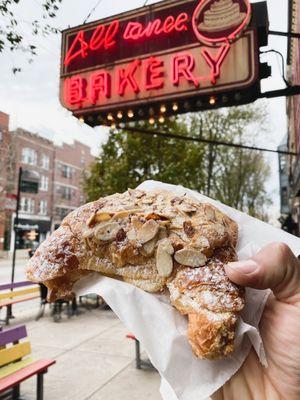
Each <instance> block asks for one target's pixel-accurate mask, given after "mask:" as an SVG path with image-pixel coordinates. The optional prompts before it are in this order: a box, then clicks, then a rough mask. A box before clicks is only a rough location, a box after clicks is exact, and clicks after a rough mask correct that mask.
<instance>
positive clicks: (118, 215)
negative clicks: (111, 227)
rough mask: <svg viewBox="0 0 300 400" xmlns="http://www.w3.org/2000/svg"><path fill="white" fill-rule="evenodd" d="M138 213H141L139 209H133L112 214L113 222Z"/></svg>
mask: <svg viewBox="0 0 300 400" xmlns="http://www.w3.org/2000/svg"><path fill="white" fill-rule="evenodd" d="M138 212H141V210H140V209H139V208H135V209H130V210H122V211H118V212H116V213H115V214H114V216H113V220H116V219H121V218H126V217H128V215H130V214H136V213H138Z"/></svg>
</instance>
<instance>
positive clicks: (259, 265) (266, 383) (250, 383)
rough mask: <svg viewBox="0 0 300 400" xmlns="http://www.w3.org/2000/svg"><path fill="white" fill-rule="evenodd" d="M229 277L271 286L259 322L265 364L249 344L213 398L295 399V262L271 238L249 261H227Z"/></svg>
mask: <svg viewBox="0 0 300 400" xmlns="http://www.w3.org/2000/svg"><path fill="white" fill-rule="evenodd" d="M226 273H227V275H228V277H229V278H230V280H232V281H233V282H234V283H236V284H239V285H242V286H248V287H252V288H256V289H267V288H270V289H272V292H273V295H271V296H270V297H269V299H268V301H267V304H266V307H265V310H264V313H263V315H262V319H261V322H260V333H261V336H262V340H263V343H264V347H265V351H266V356H267V361H268V367H267V368H264V367H263V366H262V365H261V364H260V362H259V359H258V357H257V355H256V353H255V351H254V350H253V349H251V351H250V353H249V355H248V357H247V359H246V361H245V362H244V364H243V365H242V367H241V369H240V370H239V371H238V372H237V373H236V374H235V375H234V376H233V377H232V378H231V379H230V380H229V381H228V382H227V383H226V384H225V385H224V386H223V387H222V388H221V389H220V390H219V391H218V392H216V393H215V394H214V395H213V396H212V399H213V400H283V399H284V400H299V399H300V262H299V261H298V260H297V258H296V257H295V256H294V254H293V253H292V251H291V250H290V249H289V247H288V246H286V245H285V244H282V243H274V244H271V245H269V246H267V247H265V248H264V249H263V250H261V251H260V252H259V253H258V254H257V255H256V256H255V257H253V258H252V259H250V260H248V261H240V262H236V263H230V264H229V265H228V266H226Z"/></svg>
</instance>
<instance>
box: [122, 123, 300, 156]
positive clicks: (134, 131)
mask: <svg viewBox="0 0 300 400" xmlns="http://www.w3.org/2000/svg"><path fill="white" fill-rule="evenodd" d="M124 130H125V131H128V132H130V133H132V134H139V133H141V134H143V135H148V136H159V137H162V138H164V139H177V140H185V141H188V142H198V143H205V144H212V145H215V146H225V147H234V148H236V149H244V150H252V151H262V152H267V153H276V154H283V155H288V156H298V155H299V153H293V152H290V151H284V150H273V149H266V148H263V147H255V146H246V145H243V144H238V143H229V142H223V141H220V140H209V139H203V138H198V137H193V136H183V135H177V134H175V133H169V132H159V131H149V130H147V129H142V128H130V127H126V128H124Z"/></svg>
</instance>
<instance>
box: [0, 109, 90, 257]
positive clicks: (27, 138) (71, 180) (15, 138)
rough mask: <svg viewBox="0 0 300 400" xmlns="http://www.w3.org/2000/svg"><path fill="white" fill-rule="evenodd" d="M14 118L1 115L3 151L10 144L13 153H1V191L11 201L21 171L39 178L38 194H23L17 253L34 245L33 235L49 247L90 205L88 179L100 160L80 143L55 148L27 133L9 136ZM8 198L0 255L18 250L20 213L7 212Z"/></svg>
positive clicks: (18, 131)
mask: <svg viewBox="0 0 300 400" xmlns="http://www.w3.org/2000/svg"><path fill="white" fill-rule="evenodd" d="M8 118H9V117H8V115H6V114H3V113H0V130H1V133H2V140H1V141H0V151H1V149H4V143H5V144H6V147H5V149H7V147H9V149H8V150H5V151H3V150H2V152H1V155H2V154H4V157H1V161H2V164H3V166H4V167H2V168H1V170H0V189H1V187H4V188H5V190H6V192H8V193H9V194H10V196H14V195H15V194H16V193H17V184H18V173H19V168H20V167H22V169H23V170H24V171H34V172H35V173H37V174H38V176H39V191H38V193H36V194H35V193H21V198H20V208H19V224H18V233H17V247H18V248H25V247H27V246H29V245H30V243H29V238H28V237H29V235H28V234H29V233H30V232H32V231H34V232H35V233H36V240H37V241H39V242H41V241H43V240H44V239H45V238H46V237H47V235H48V234H50V232H51V231H52V230H53V229H55V228H57V227H58V226H59V224H60V223H61V221H62V219H63V218H64V217H65V216H66V215H67V214H68V213H69V212H71V211H72V210H74V209H75V208H77V207H79V206H80V205H82V204H84V203H85V196H84V194H83V191H82V189H81V183H82V177H83V174H84V173H85V172H86V171H87V169H88V167H89V165H90V163H91V162H92V161H93V160H94V157H93V156H92V155H91V152H90V148H89V147H88V146H86V145H84V144H82V143H80V142H78V141H75V142H74V143H73V144H72V145H67V144H63V145H62V146H55V145H54V143H53V142H52V141H50V140H47V139H45V138H43V137H41V136H39V135H37V134H33V133H31V132H28V131H26V130H24V129H20V128H19V129H16V130H15V131H12V132H9V130H8ZM0 138H1V136H0ZM8 155H9V156H10V160H11V166H12V168H13V173H12V174H10V175H9V176H8V175H7V174H6V169H7V168H6V167H7V158H8ZM0 193H1V192H0ZM6 196H7V194H6V193H5V194H4V196H2V201H1V196H0V206H1V207H0V250H3V247H5V249H10V250H12V248H13V243H14V230H13V226H14V220H15V212H14V210H8V209H5V200H6V202H7V199H6ZM1 214H2V218H1ZM3 215H5V218H3ZM4 238H5V239H6V240H5V239H4ZM1 243H2V246H1Z"/></svg>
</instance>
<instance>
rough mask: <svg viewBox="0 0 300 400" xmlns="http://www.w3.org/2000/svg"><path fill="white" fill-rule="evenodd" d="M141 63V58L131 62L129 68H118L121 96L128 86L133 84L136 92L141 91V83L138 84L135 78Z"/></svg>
mask: <svg viewBox="0 0 300 400" xmlns="http://www.w3.org/2000/svg"><path fill="white" fill-rule="evenodd" d="M140 64H141V61H140V60H135V61H133V62H132V63H131V64H129V66H128V67H127V69H124V68H119V69H118V70H117V72H118V94H119V95H120V96H124V94H125V90H126V87H127V86H131V88H132V90H133V91H134V93H139V92H140V88H139V85H138V84H137V81H136V80H135V77H134V74H135V72H136V70H137V68H138V67H139V65H140Z"/></svg>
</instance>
